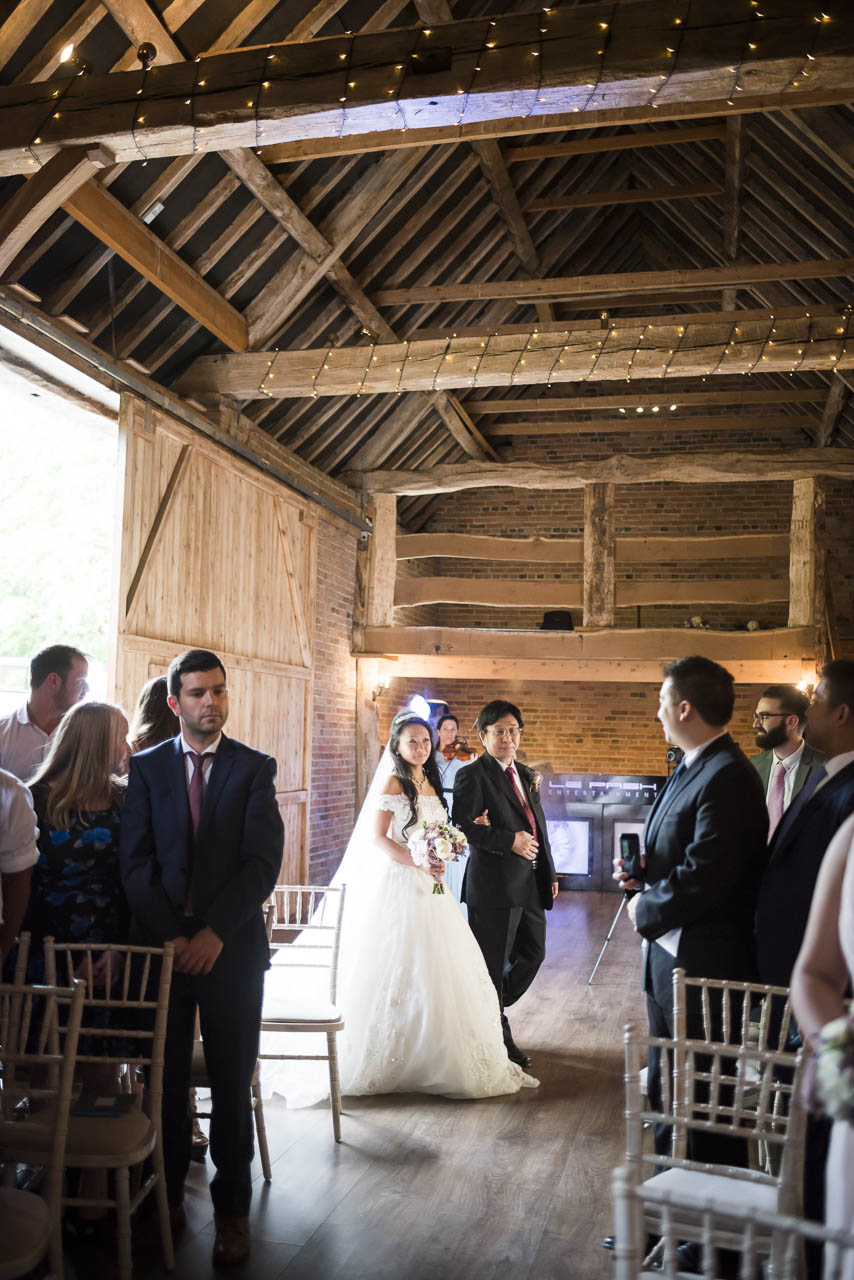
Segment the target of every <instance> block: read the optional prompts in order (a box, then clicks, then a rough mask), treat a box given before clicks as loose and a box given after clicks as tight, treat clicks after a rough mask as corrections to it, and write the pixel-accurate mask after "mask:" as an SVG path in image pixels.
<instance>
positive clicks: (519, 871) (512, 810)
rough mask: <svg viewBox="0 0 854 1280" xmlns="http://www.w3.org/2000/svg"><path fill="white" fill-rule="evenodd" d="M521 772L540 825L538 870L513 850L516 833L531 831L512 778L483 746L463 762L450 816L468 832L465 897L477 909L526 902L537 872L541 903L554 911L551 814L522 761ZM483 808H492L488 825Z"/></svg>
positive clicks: (521, 778)
mask: <svg viewBox="0 0 854 1280" xmlns="http://www.w3.org/2000/svg"><path fill="white" fill-rule="evenodd" d="M516 772H517V774H518V775H519V778H520V781H521V783H522V786H523V787H524V788H525V791H526V794H527V797H528V804H529V805H530V806H531V812H532V813H533V815H534V820H535V822H536V824H537V844H538V845H539V850H538V852H537V869H536V871H534V872H533V873H532V871H531V864H530V863H529V862H528V861H527V860H526V859H525V858H521V857H520V856H519V854H518V853H514V852H513V840H514V838H515V835H516V832H517V831H528V830H530V828H529V827H528V820H527V818H526V817H525V810H524V809H523V808H522V805H521V803H520V801H519V797H518V796H517V794H516V792H515V790H514V788H513V784H512V782H511V781H510V779H509V778H508V777H507V775H506V774H505V772H504V770H503V769H502V768H501V765H500V764H499V763H498V761H497V760H496V759H495V758H494V757H493V756H491V755H490V754H489V752H488V751H484V753H483V755H481V756H478V758H477V760H474V761H472V763H471V764H467V765H464V766H463V768H462V769H460V771H459V773H458V774H457V776H456V778H455V779H454V808H453V817H452V819H451V820H452V822H454V824H455V825H456V826H458V827H460V828H461V829H462V830H463V831H464V832H465V836H466V839H467V840H468V843H469V858H468V862H467V863H466V870H465V876H464V878H463V893H462V899H463V902H467V903H468V904H469V905H470V906H472V907H474V908H476V909H477V908H495V907H498V908H504V907H526V906H527V905H528V901H529V898H530V895H531V875H532V874H533V875H535V876H536V878H537V891H538V896H539V899H540V903H541V905H542V906H543V907H544V908H545V909H546V910H547V911H550V910H551V907H552V882H553V881H554V880H556V879H557V876H556V874H555V869H554V863H553V862H552V854H551V848H550V846H549V833H548V828H547V827H546V818H545V814H544V813H543V808H542V805H541V804H540V797H539V796H538V795H537V793H536V791H535V789H534V788H533V786H532V785H531V783H532V778H533V773H532V771H531V770H530V769H529V768H528V766H527V765H524V764H522V762H521V760H517V761H516ZM484 809H488V810H489V826H488V827H484V826H482V825H480V824H479V823H476V822H475V821H474V820H475V818H477V817H479V816H480V814H482V813H483V811H484Z"/></svg>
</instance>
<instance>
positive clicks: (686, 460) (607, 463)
mask: <svg viewBox="0 0 854 1280" xmlns="http://www.w3.org/2000/svg"><path fill="white" fill-rule="evenodd" d="M819 475H827V476H833V477H834V479H836V480H854V455H852V451H851V450H850V449H787V450H778V451H776V452H773V451H771V450H769V451H768V452H765V453H755V452H754V453H751V452H748V451H745V452H732V453H694V454H691V453H673V454H653V455H651V456H650V457H648V458H645V457H642V456H640V455H627V454H614V455H612V456H610V457H606V458H599V459H596V460H595V461H590V462H575V463H573V464H572V466H563V467H542V466H537V465H535V464H534V463H524V462H506V463H503V464H502V465H501V466H496V465H495V464H494V463H490V462H473V461H468V462H465V463H458V464H451V465H446V466H440V467H432V468H429V469H426V470H423V471H367V472H364V473H361V472H352V473H348V474H345V476H343V477H342V479H345V480H348V481H349V483H350V484H353V485H360V484H362V483H364V485H365V488H366V490H367V492H368V493H396V494H398V495H401V494H425V493H460V492H462V491H463V490H466V489H546V490H554V491H563V490H567V489H583V488H584V487H585V485H588V484H661V483H663V482H667V483H670V484H744V483H751V484H753V483H763V484H764V483H766V482H770V481H772V480H782V481H791V480H798V479H807V478H809V477H811V476H819Z"/></svg>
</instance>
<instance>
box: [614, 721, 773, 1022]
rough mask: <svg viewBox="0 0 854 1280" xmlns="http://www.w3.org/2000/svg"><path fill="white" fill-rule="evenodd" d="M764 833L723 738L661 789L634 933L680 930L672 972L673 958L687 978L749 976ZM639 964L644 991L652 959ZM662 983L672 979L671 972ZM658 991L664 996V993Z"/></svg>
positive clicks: (745, 769)
mask: <svg viewBox="0 0 854 1280" xmlns="http://www.w3.org/2000/svg"><path fill="white" fill-rule="evenodd" d="M767 838H768V811H767V809H766V808H765V795H764V792H763V790H762V783H761V782H760V780H759V775H758V773H757V772H756V770H755V769H754V768H753V766H752V765H751V763H750V761H749V760H748V758H747V756H746V755H745V754H744V752H743V751H742V750H741V748H740V747H739V746H738V745H737V744H736V743H735V742H733V740H732V738H731V737H730V735H729V734H728V733H727V734H724V735H723V737H721V738H718V739H716V740H715V741H714V742H713V743H712V744H711V745H710V746H708V747H707V748H706V749H705V751H703V752H702V753H701V755H700V756H698V758H697V759H696V760H695V761H694V762H693V764H692V765H691V767H690V768H689V769H687V770H685V771H683V772H682V773H681V774H680V775H679V777H676V778H674V779H673V780H672V781H671V782H670V784H669V785H668V786H667V787H665V788H664V790H663V791H662V792H661V794H660V795H659V797H658V799H657V800H656V802H655V804H654V805H653V807H652V811H651V813H650V815H649V819H648V821H647V824H646V831H645V833H644V848H645V853H646V873H645V875H646V882H647V885H648V886H649V888H648V889H647V890H646V892H644V893H642V894H641V895H640V897H639V900H638V905H637V917H636V922H637V929H638V932H639V933H640V934H641V936H642V937H644V938H646V939H648V940H649V941H650V942H653V941H655V940H656V939H657V938H660V937H661V936H662V935H663V934H665V933H669V932H670V930H672V929H681V930H682V934H681V937H680V939H679V947H678V952H677V956H676V958H675V959H674V960H673V962H672V965H670V966H668V967H669V968H671V969H672V967H673V966H675V965H677V964H679V965H680V966H681V967H682V968H684V969H685V970H686V971H687V973H688V974H689V976H692V977H707V978H733V979H737V980H740V981H744V980H746V979H748V978H750V977H751V976H752V970H753V967H754V963H753V928H752V920H753V914H754V911H755V909H756V894H757V890H758V887H759V877H760V875H761V872H762V865H763V856H764V851H765V842H766V840H767ZM650 950H651V951H652V948H650ZM661 950H662V949H661V948H657V949H656V952H658V951H661ZM646 970H647V971H646V973H645V975H644V985H645V986H647V988H648V989H649V981H650V966H649V964H648V965H647V966H646ZM663 981H664V982H665V983H668V984H669V981H670V979H669V974H668V975H667V976H665V978H664V979H663ZM661 995H662V999H666V1000H668V1001H669V998H670V997H669V995H667V993H666V991H664V990H662V992H661Z"/></svg>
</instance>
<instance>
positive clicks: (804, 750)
mask: <svg viewBox="0 0 854 1280" xmlns="http://www.w3.org/2000/svg"><path fill="white" fill-rule="evenodd" d="M808 707H809V698H808V697H807V696H806V694H804V693H801V691H800V689H797V688H796V687H795V686H794V685H793V684H772V685H769V686H768V688H767V689H766V690H765V692H764V693H763V694H762V697H761V698H760V699H759V702H758V703H757V705H756V711H755V712H754V715H753V727H754V731H755V733H756V745H757V747H759V748H760V750H761V754H760V755H758V756H753V758H752V759H751V764H752V765H753V767H754V769H756V771H757V773H758V774H759V776H760V778H761V779H762V783H763V786H764V787H765V803H766V804H767V806H768V839H769V841H770V839H771V837H772V836H773V834H774V832H775V831H776V829H777V826H778V825H779V822H780V819H781V818H782V816H783V814H784V813H785V812H786V810H787V809H788V807H789V805H790V804H791V803H792V801H793V800H794V798H795V796H797V795H798V793H799V792H800V791H801V790H802V788H803V786H804V783H805V782H806V781H807V779H808V778H809V776H810V774H811V773H812V771H813V770H814V769H816V768H818V766H819V765H820V764H821V762H822V760H823V759H824V757H823V755H822V753H821V752H820V751H817V750H816V749H815V747H813V746H810V745H809V744H808V743H806V742H805V741H804V725H805V724H806V719H807V708H808Z"/></svg>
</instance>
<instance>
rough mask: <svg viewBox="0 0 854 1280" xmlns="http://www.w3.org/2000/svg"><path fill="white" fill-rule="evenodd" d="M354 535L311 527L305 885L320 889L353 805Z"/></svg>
mask: <svg viewBox="0 0 854 1280" xmlns="http://www.w3.org/2000/svg"><path fill="white" fill-rule="evenodd" d="M357 545H358V534H357V532H356V530H355V529H347V528H344V527H343V526H341V525H339V524H337V523H334V524H333V523H332V522H331V521H327V520H324V519H323V518H322V517H321V518H320V519H319V521H318V526H317V602H316V606H315V610H316V611H315V623H314V724H313V742H312V761H311V810H310V814H309V824H310V833H309V878H310V880H311V882H312V883H314V884H326V883H327V882H328V881H329V879H330V878H331V876H332V874H333V872H334V871H335V868H336V867H337V866H338V863H339V861H340V859H341V855H342V854H343V852H344V849H345V848H346V845H347V840H348V839H349V836H350V832H351V831H352V829H353V819H354V810H355V803H356V664H355V662H354V661H353V658H352V657H351V656H350V646H351V643H352V631H353V593H354V586H355V581H356V556H357V554H360V553H359V552H358V551H357V549H356V548H357Z"/></svg>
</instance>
